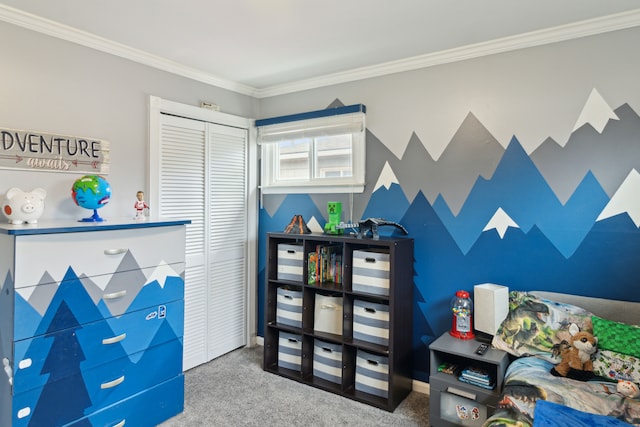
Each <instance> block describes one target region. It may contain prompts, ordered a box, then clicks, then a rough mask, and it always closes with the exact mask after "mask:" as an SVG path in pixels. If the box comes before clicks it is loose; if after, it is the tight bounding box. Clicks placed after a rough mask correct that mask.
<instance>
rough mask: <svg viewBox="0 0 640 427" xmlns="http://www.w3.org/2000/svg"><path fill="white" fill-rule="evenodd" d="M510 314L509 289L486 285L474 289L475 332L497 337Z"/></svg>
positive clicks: (476, 286)
mask: <svg viewBox="0 0 640 427" xmlns="http://www.w3.org/2000/svg"><path fill="white" fill-rule="evenodd" d="M508 313H509V288H507V287H506V286H500V285H494V284H492V283H484V284H482V285H475V286H474V287H473V318H474V322H475V325H474V327H475V330H476V331H480V332H484V333H486V334H489V335H495V334H496V332H497V331H498V328H499V327H500V324H501V323H502V321H503V320H504V319H505V318H506V317H507V314H508Z"/></svg>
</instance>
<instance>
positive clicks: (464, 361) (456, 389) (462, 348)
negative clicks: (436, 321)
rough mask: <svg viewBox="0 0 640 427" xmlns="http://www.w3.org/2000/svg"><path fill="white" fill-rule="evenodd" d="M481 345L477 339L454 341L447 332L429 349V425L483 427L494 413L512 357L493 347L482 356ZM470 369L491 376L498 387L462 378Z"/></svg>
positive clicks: (456, 339)
mask: <svg viewBox="0 0 640 427" xmlns="http://www.w3.org/2000/svg"><path fill="white" fill-rule="evenodd" d="M480 344H481V343H480V342H479V341H476V340H475V339H471V340H461V339H458V338H454V337H452V336H451V335H449V333H448V332H447V333H445V334H443V335H442V336H441V337H440V338H438V339H437V340H435V341H434V342H433V343H431V345H430V346H429V357H430V363H431V368H430V374H429V387H430V390H431V391H430V397H429V401H430V411H429V413H430V415H429V422H430V423H431V425H432V426H435V427H439V426H481V425H482V423H484V421H486V419H487V418H488V417H489V416H491V415H492V414H493V413H494V411H495V409H496V405H497V403H498V400H499V399H500V394H501V393H502V383H503V382H504V373H505V371H506V370H507V366H508V365H509V355H508V354H507V353H505V352H504V351H501V350H496V349H493V348H491V347H490V348H489V349H488V350H487V351H486V352H485V353H484V354H483V355H478V354H476V350H477V348H478V346H479V345H480ZM447 368H451V369H447ZM469 368H473V371H475V372H476V373H478V372H485V373H487V374H488V376H489V377H490V378H492V380H493V382H494V383H495V386H494V387H493V388H485V387H482V386H478V385H474V384H470V383H467V382H464V381H461V380H460V379H458V378H459V377H460V374H461V373H462V371H463V370H465V369H469ZM473 373H474V372H470V375H472V374H473ZM470 377H471V378H472V379H473V378H475V377H473V376H470ZM480 382H482V378H481V379H480V381H479V383H480Z"/></svg>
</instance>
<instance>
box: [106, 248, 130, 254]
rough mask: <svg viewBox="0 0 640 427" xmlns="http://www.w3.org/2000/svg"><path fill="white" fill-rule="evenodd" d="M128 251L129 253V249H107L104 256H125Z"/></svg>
mask: <svg viewBox="0 0 640 427" xmlns="http://www.w3.org/2000/svg"><path fill="white" fill-rule="evenodd" d="M127 251H128V249H127V248H115V249H105V250H104V254H105V255H120V254H123V253H125V252H127Z"/></svg>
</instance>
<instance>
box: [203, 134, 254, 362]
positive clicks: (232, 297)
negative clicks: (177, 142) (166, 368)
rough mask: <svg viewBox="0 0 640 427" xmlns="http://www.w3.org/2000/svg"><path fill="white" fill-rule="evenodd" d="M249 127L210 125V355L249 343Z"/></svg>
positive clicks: (210, 357)
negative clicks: (247, 338)
mask: <svg viewBox="0 0 640 427" xmlns="http://www.w3.org/2000/svg"><path fill="white" fill-rule="evenodd" d="M246 157H247V131H246V130H245V129H238V128H232V127H228V126H220V125H214V124H209V200H210V203H209V206H210V208H211V214H210V216H209V230H210V231H209V233H210V236H211V240H210V241H209V298H210V300H211V301H212V302H213V305H212V306H211V308H210V310H209V337H208V341H209V343H210V346H209V355H208V356H209V359H213V358H216V357H218V356H220V355H222V354H225V353H228V352H229V351H231V350H234V349H236V348H238V347H241V346H243V345H245V344H246V333H245V331H246V318H247V313H246V306H247V304H246V294H247V291H246V284H247V277H246V271H247V265H246V259H247V170H246V164H247V160H246Z"/></svg>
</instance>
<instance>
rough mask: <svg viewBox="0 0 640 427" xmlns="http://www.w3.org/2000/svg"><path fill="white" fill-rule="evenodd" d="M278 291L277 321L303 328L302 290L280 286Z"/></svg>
mask: <svg viewBox="0 0 640 427" xmlns="http://www.w3.org/2000/svg"><path fill="white" fill-rule="evenodd" d="M276 293H277V297H276V323H278V324H283V325H289V326H293V327H295V328H301V327H302V291H293V290H291V289H286V288H283V287H280V288H278V289H277V290H276Z"/></svg>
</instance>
